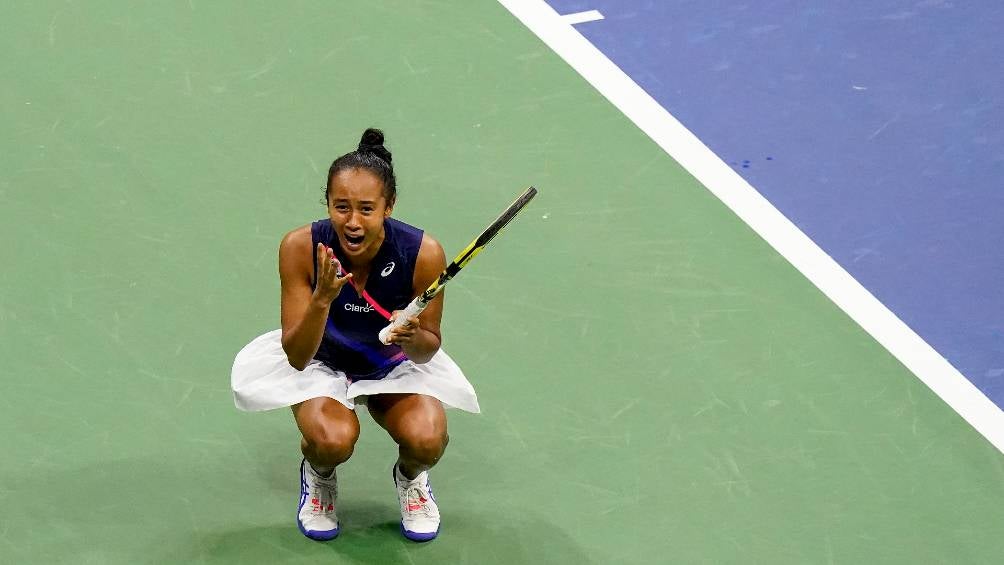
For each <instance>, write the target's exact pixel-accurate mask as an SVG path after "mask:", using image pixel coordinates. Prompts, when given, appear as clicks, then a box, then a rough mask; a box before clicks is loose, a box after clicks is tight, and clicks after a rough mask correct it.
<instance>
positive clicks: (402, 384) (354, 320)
mask: <svg viewBox="0 0 1004 565" xmlns="http://www.w3.org/2000/svg"><path fill="white" fill-rule="evenodd" d="M391 161H392V157H391V153H390V151H388V150H387V148H386V147H384V136H383V133H382V132H381V131H380V130H377V129H367V130H366V131H365V132H364V133H363V135H362V139H361V141H360V142H359V146H358V148H357V149H356V150H355V151H352V152H349V153H346V154H345V155H342V156H341V157H339V158H338V159H335V161H334V162H333V163H332V164H331V167H330V168H329V169H328V182H327V185H326V187H325V201H326V202H327V209H328V217H327V218H324V219H322V220H318V221H316V222H313V223H312V224H309V225H305V226H302V227H299V228H297V229H294V230H293V231H291V232H289V233H288V234H286V236H285V237H284V238H283V239H282V242H281V243H280V245H279V279H280V283H281V287H282V296H281V308H282V315H281V317H282V329H281V330H275V331H272V332H269V333H267V334H265V335H262V336H260V337H258V338H257V339H255V340H254V341H252V342H251V343H250V344H248V345H247V346H245V347H244V349H242V350H241V351H240V353H238V354H237V358H236V359H235V361H234V367H233V372H232V374H231V387H232V389H233V392H234V401H235V403H236V405H237V407H238V408H240V409H242V410H247V411H258V410H270V409H274V408H280V407H284V406H291V407H292V411H293V417H294V419H295V420H296V425H297V427H298V428H299V430H300V433H301V434H302V436H303V437H302V440H301V442H300V448H301V451H302V452H303V461H302V462H301V464H300V499H299V506H298V509H297V525H298V526H299V529H300V531H301V532H303V534H304V535H305V536H307V537H308V538H311V539H315V540H330V539H334V538H335V537H336V536H338V532H339V523H338V517H337V510H338V482H337V467H338V465H340V464H341V463H344V462H345V461H347V460H348V459H349V457H350V456H351V455H352V450H353V447H354V446H355V443H356V440H357V439H358V437H359V419H358V418H357V415H356V411H355V409H356V406H359V405H365V406H366V407H367V409H368V411H369V413H370V414H371V415H372V417H373V419H374V420H375V421H376V422H377V423H378V424H379V425H380V426H381V427H383V428H384V429H385V430H387V432H388V434H390V437H391V438H393V440H394V442H395V443H397V445H398V457H397V460H396V461H395V462H394V464H393V468H392V471H391V473H392V476H393V481H394V485H395V487H396V489H397V495H398V502H399V503H400V507H401V531H402V533H403V534H404V536H405V537H406V538H408V539H410V540H414V541H428V540H431V539H433V538H435V537H436V535H438V533H439V525H440V517H439V508H438V506H437V504H436V500H435V498H434V497H433V493H432V487H431V485H430V483H429V469H431V468H432V467H433V466H434V465H435V464H436V463H437V462H438V461H439V459H440V458H441V457H442V456H443V452H444V450H445V449H446V444H447V443H448V440H449V436H448V435H447V426H446V413H445V410H444V407H454V408H460V409H462V410H465V411H468V412H472V413H478V412H480V408H479V406H478V400H477V396H476V395H475V393H474V389H473V387H472V386H471V384H470V383H469V382H468V381H467V378H466V377H465V376H464V374H463V372H461V370H460V368H459V367H458V366H457V365H456V363H454V362H453V360H452V359H450V357H449V356H447V355H446V353H445V352H444V351H443V350H442V349H441V348H440V346H441V343H442V336H441V334H440V320H441V318H442V312H443V295H442V294H440V295H439V296H437V297H436V298H435V299H434V300H433V301H432V302H431V303H430V304H429V306H428V307H427V308H426V309H425V311H424V312H422V314H421V315H420V316H418V317H415V318H411V319H409V320H407V321H406V323H405V324H404V325H402V326H401V327H399V328H395V329H394V330H392V331H391V334H390V339H389V340H388V341H389V342H390V344H389V345H384V344H382V343H381V342H380V341H379V339H378V338H377V334H378V333H379V331H380V329H381V328H383V327H384V326H386V325H387V323H388V321H389V320H390V319H392V318H393V317H394V316H395V315H396V314H397V312H398V311H399V310H401V309H402V308H404V307H405V306H406V305H407V304H408V302H409V301H411V299H412V298H413V297H414V296H416V295H418V294H420V293H421V292H422V291H423V290H425V289H426V287H428V286H429V285H430V284H431V283H432V282H433V281H435V280H436V278H437V276H438V275H439V273H440V272H441V271H442V270H443V268H444V267H445V266H446V258H445V255H444V253H443V249H442V247H441V246H440V245H439V243H438V242H436V240H435V239H433V238H431V237H429V236H428V235H427V234H425V233H424V232H423V231H422V230H420V229H418V228H415V227H413V226H410V225H408V224H406V223H403V222H400V221H397V220H395V219H394V218H391V212H392V210H393V208H394V203H395V200H396V196H397V187H396V180H395V177H394V168H393V166H392V164H391Z"/></svg>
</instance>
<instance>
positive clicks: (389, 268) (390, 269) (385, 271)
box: [380, 261, 394, 277]
mask: <svg viewBox="0 0 1004 565" xmlns="http://www.w3.org/2000/svg"><path fill="white" fill-rule="evenodd" d="M393 272H394V262H393V261H391V262H390V263H387V266H386V267H384V268H383V270H382V271H380V276H381V277H386V276H387V275H389V274H391V273H393Z"/></svg>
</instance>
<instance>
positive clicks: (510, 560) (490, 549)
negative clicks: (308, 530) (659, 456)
mask: <svg viewBox="0 0 1004 565" xmlns="http://www.w3.org/2000/svg"><path fill="white" fill-rule="evenodd" d="M342 509H343V515H344V516H347V518H344V519H343V520H342V533H341V534H340V535H339V537H338V539H336V540H334V541H331V542H324V543H322V542H313V541H310V540H307V539H306V538H304V537H303V536H302V535H301V534H300V533H299V532H298V531H297V529H296V527H295V525H294V524H293V521H292V519H290V520H289V523H287V524H276V525H273V526H265V527H260V526H258V527H249V528H246V529H235V530H228V531H221V532H213V533H209V534H204V535H202V536H201V537H200V539H199V540H198V541H197V543H196V544H194V545H197V546H199V547H201V548H202V551H203V553H202V557H203V558H205V559H206V560H208V561H209V562H227V563H232V562H236V561H240V560H255V561H258V562H264V563H283V562H296V561H298V560H300V559H302V558H305V557H307V556H311V558H316V557H318V556H319V555H321V554H323V555H326V556H328V557H327V559H326V560H325V562H333V563H339V562H345V563H365V564H385V563H423V562H430V563H431V562H436V563H498V564H514V563H592V562H593V561H592V560H591V559H590V558H589V557H588V556H587V555H586V554H585V552H584V551H583V550H582V548H580V547H578V546H576V545H575V544H574V542H572V540H571V539H570V538H569V537H568V536H567V535H566V534H565V533H564V532H562V531H561V530H560V529H558V528H556V527H555V526H554V525H553V524H548V523H546V522H544V521H542V520H540V519H538V518H533V517H530V518H527V519H526V520H523V521H521V522H519V523H507V524H493V523H492V522H493V519H494V517H493V516H492V515H491V514H488V513H470V512H463V511H461V512H450V511H444V512H443V528H444V530H443V533H442V534H441V537H440V538H439V539H437V540H435V541H432V542H429V543H424V544H418V543H414V542H410V541H407V540H405V539H403V538H402V537H401V534H400V532H399V530H398V528H399V526H398V522H397V521H396V519H393V517H394V513H395V512H396V508H393V507H392V506H391V505H389V504H387V503H385V502H377V501H372V500H363V501H351V500H348V501H346V502H345V503H344V504H343V505H342ZM388 517H392V519H388ZM191 557H192V558H194V559H195V560H198V559H199V556H198V555H194V554H193V555H192V556H191ZM332 558H334V559H333V560H332Z"/></svg>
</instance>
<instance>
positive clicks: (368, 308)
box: [345, 304, 373, 312]
mask: <svg viewBox="0 0 1004 565" xmlns="http://www.w3.org/2000/svg"><path fill="white" fill-rule="evenodd" d="M345 311H346V312H372V311H373V307H372V306H370V305H369V304H367V305H366V306H357V305H355V304H346V305H345Z"/></svg>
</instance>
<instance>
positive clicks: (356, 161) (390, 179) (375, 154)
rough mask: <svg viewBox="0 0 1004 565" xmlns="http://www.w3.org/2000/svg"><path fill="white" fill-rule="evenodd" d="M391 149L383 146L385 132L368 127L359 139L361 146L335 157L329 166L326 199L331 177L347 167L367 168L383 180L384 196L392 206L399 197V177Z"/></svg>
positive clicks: (325, 199) (326, 199) (325, 191)
mask: <svg viewBox="0 0 1004 565" xmlns="http://www.w3.org/2000/svg"><path fill="white" fill-rule="evenodd" d="M392 159H393V158H392V157H391V154H390V151H388V150H387V148H386V147H384V146H383V132H382V131H380V130H378V129H376V128H367V129H366V131H364V132H363V136H362V138H360V139H359V146H358V147H357V148H356V150H355V151H351V152H349V153H346V154H345V155H342V156H341V157H339V158H337V159H335V161H334V162H333V163H331V167H329V168H328V183H327V184H326V185H325V186H324V201H325V203H327V201H328V191H329V190H330V188H331V179H333V178H334V177H335V175H337V174H338V173H340V172H342V171H344V170H347V169H366V170H368V171H370V172H372V173H374V174H375V175H376V176H378V177H380V180H381V181H383V196H384V198H385V199H387V205H388V206H392V205H393V204H394V201H395V200H396V199H397V179H395V178H394V166H393V165H391V160H392Z"/></svg>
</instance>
